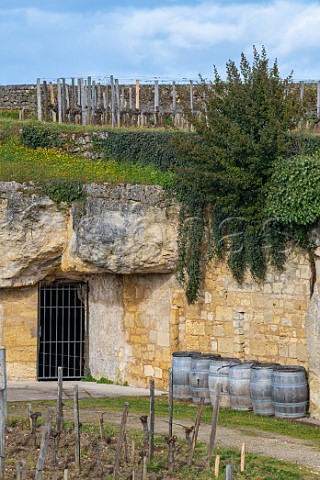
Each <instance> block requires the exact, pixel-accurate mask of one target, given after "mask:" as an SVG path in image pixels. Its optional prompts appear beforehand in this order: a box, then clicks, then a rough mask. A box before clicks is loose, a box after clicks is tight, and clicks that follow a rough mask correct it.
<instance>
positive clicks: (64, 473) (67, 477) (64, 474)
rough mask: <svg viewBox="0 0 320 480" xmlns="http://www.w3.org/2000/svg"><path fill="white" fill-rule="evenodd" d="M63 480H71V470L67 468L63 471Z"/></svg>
mask: <svg viewBox="0 0 320 480" xmlns="http://www.w3.org/2000/svg"><path fill="white" fill-rule="evenodd" d="M63 480H69V470H68V469H67V468H65V469H64V471H63Z"/></svg>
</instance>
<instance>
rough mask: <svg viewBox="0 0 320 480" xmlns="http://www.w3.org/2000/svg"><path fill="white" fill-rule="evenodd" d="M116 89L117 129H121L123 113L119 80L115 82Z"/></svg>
mask: <svg viewBox="0 0 320 480" xmlns="http://www.w3.org/2000/svg"><path fill="white" fill-rule="evenodd" d="M114 83H115V87H116V106H117V127H121V111H120V90H119V80H118V79H116V80H115V81H114Z"/></svg>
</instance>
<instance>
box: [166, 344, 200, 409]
mask: <svg viewBox="0 0 320 480" xmlns="http://www.w3.org/2000/svg"><path fill="white" fill-rule="evenodd" d="M199 354H200V352H197V351H186V352H173V354H172V377H173V388H172V391H173V398H179V399H182V400H190V399H191V398H192V394H191V387H190V384H189V374H190V368H191V358H192V356H193V355H199Z"/></svg>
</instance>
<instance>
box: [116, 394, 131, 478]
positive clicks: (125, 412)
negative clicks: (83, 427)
mask: <svg viewBox="0 0 320 480" xmlns="http://www.w3.org/2000/svg"><path fill="white" fill-rule="evenodd" d="M128 413H129V403H127V402H126V403H125V404H124V410H123V414H122V418H121V424H120V432H119V438H118V443H117V449H116V456H115V462H114V469H113V478H114V480H118V478H119V467H120V460H121V449H122V445H123V442H124V436H125V432H126V424H127V420H128Z"/></svg>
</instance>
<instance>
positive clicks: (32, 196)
mask: <svg viewBox="0 0 320 480" xmlns="http://www.w3.org/2000/svg"><path fill="white" fill-rule="evenodd" d="M86 189H87V199H86V201H85V202H84V204H83V205H77V204H73V205H72V207H71V208H70V209H68V208H67V207H64V206H60V207H58V206H57V205H56V204H55V203H54V202H53V201H52V200H50V199H49V198H48V197H45V196H44V195H42V194H41V193H38V192H37V191H36V190H35V188H34V187H33V186H32V185H31V186H30V185H26V184H18V183H16V182H11V183H4V182H0V252H1V254H0V287H19V286H23V285H32V284H35V283H36V282H38V281H39V280H42V279H44V278H46V277H48V276H50V275H54V276H59V275H62V276H63V275H65V276H68V277H69V278H72V277H76V276H79V275H83V274H92V273H118V274H134V273H170V272H172V271H174V268H175V263H176V260H177V242H176V239H177V213H178V209H177V206H176V205H174V203H173V202H172V201H170V200H168V198H167V196H166V193H165V192H164V191H163V190H162V189H161V188H160V187H151V186H137V185H126V186H123V185H122V186H117V187H114V188H112V187H110V186H108V185H106V184H104V185H94V184H92V185H87V186H86Z"/></svg>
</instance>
